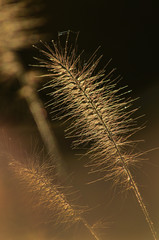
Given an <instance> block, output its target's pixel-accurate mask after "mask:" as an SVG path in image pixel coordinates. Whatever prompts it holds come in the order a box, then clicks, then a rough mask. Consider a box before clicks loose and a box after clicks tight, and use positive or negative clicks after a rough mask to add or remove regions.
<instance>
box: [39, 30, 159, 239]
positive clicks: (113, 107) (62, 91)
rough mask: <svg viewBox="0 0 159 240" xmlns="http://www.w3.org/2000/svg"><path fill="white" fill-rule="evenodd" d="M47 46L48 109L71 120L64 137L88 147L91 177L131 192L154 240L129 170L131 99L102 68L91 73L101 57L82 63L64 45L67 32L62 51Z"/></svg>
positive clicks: (132, 158)
mask: <svg viewBox="0 0 159 240" xmlns="http://www.w3.org/2000/svg"><path fill="white" fill-rule="evenodd" d="M52 45H53V46H52V47H50V46H49V45H47V44H44V46H45V48H46V50H40V52H41V53H42V54H43V55H45V57H46V59H39V58H38V61H39V62H40V67H45V68H46V69H48V71H49V73H48V74H47V75H49V76H50V78H51V80H50V82H49V83H48V84H47V85H45V87H50V88H51V89H52V91H51V92H50V95H52V96H54V97H56V100H57V101H56V102H55V103H53V104H52V106H53V105H54V104H55V107H56V106H57V104H58V106H61V111H64V113H63V114H61V112H60V114H61V115H62V118H66V117H68V116H69V118H67V119H68V120H70V119H73V121H72V124H71V126H70V127H69V129H68V130H67V137H71V136H73V137H74V138H75V137H76V138H77V140H75V141H74V147H77V146H79V145H84V144H85V143H86V144H87V143H88V142H90V143H91V148H90V149H89V151H88V155H90V156H91V163H90V164H89V165H90V167H91V172H98V171H99V172H104V173H105V176H104V177H103V178H104V179H108V178H112V179H114V181H115V183H120V184H121V183H122V184H124V185H125V186H126V188H127V189H132V190H133V191H134V193H135V196H136V198H137V201H138V203H139V204H140V207H141V209H142V211H143V213H144V215H145V218H146V220H147V222H148V224H149V227H150V229H151V232H152V235H153V237H154V239H155V240H156V239H157V237H156V233H155V231H154V227H153V223H152V221H151V219H150V217H149V213H148V211H147V209H146V206H145V205H144V203H143V200H142V197H141V195H140V193H139V190H138V187H137V185H136V183H135V181H134V179H133V176H132V174H131V172H130V170H129V166H131V165H133V164H135V163H136V161H137V160H138V156H140V155H141V153H134V148H135V143H134V141H131V140H130V139H129V138H130V136H132V135H133V134H134V133H136V132H137V131H139V130H140V129H141V128H140V127H137V126H136V120H135V119H133V117H132V115H133V113H134V112H135V111H136V110H137V109H132V108H131V106H132V102H133V100H132V99H126V97H124V94H125V93H123V92H122V91H121V89H122V88H120V89H116V84H117V83H116V82H115V80H112V79H111V78H110V75H111V74H108V75H105V69H102V70H101V71H99V72H97V73H95V71H96V67H97V65H98V63H99V61H100V58H101V57H99V58H96V55H95V53H94V54H93V56H92V57H91V58H90V59H89V60H88V61H86V62H85V63H84V64H83V63H82V61H81V54H80V55H76V46H75V47H72V45H71V44H70V43H69V32H68V34H67V37H66V41H65V45H64V47H62V44H61V42H60V39H59V41H58V42H57V43H55V42H54V41H53V42H52ZM69 45H70V46H69ZM126 93H127V92H126ZM58 101H59V102H58ZM57 102H58V103H57ZM53 107H54V106H53ZM53 109H54V108H53ZM61 115H60V117H61Z"/></svg>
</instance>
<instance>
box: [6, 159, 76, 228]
mask: <svg viewBox="0 0 159 240" xmlns="http://www.w3.org/2000/svg"><path fill="white" fill-rule="evenodd" d="M9 165H10V167H11V169H12V170H13V171H14V173H15V175H16V177H17V178H18V179H19V180H20V182H21V183H22V184H23V186H25V187H26V188H27V191H28V192H31V193H32V194H33V201H34V206H33V207H38V208H39V207H40V208H42V209H44V210H46V212H47V214H49V217H50V219H53V220H54V222H55V221H56V222H55V223H68V224H69V223H75V222H77V221H79V216H78V214H79V212H78V211H76V210H74V208H73V207H72V206H71V205H70V204H69V202H68V201H67V199H66V197H65V195H64V193H62V187H60V186H58V185H57V184H53V183H52V181H50V179H49V178H48V177H47V176H46V175H48V168H47V174H46V173H45V171H44V169H45V168H44V166H43V167H40V166H33V165H32V167H31V166H30V167H26V166H25V165H23V164H22V163H19V162H17V161H15V160H13V161H12V162H10V164H9Z"/></svg>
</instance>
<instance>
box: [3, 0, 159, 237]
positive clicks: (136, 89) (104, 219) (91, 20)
mask: <svg viewBox="0 0 159 240" xmlns="http://www.w3.org/2000/svg"><path fill="white" fill-rule="evenodd" d="M2 2H3V3H5V1H2ZM12 2H15V4H18V3H19V2H18V1H12ZM0 3H1V2H0ZM32 3H33V5H32V9H31V13H30V15H29V17H28V19H29V18H30V19H31V18H32V17H40V18H41V17H42V18H43V19H45V21H44V23H43V25H42V26H40V27H39V28H38V31H39V33H40V34H39V36H38V35H37V38H36V41H35V38H33V39H31V40H30V41H29V43H28V44H27V46H22V47H20V48H18V49H15V50H14V51H15V52H16V54H17V56H18V57H19V59H20V61H21V63H22V65H23V66H24V69H25V70H26V71H27V70H30V69H33V67H31V66H30V64H35V63H36V61H35V60H34V59H33V57H34V56H38V54H39V53H38V51H37V50H36V49H34V48H33V47H32V44H34V43H36V44H37V45H38V46H40V44H39V40H40V39H42V40H45V41H48V42H49V41H51V40H52V39H55V40H56V39H57V36H58V33H59V32H60V33H62V32H63V35H65V34H64V32H65V31H67V30H71V31H72V34H75V35H76V33H77V32H79V33H80V34H79V38H78V48H79V50H82V49H84V50H85V52H84V56H86V57H88V56H90V55H91V54H92V53H93V52H94V51H95V50H96V49H97V47H98V46H101V48H100V49H99V51H98V52H99V55H100V54H103V58H102V60H101V63H100V67H103V66H104V65H105V64H106V63H107V62H108V61H109V60H110V59H112V60H111V62H110V64H109V66H108V71H110V70H111V69H112V68H114V67H115V68H116V73H115V75H116V76H118V75H119V74H120V75H121V76H122V80H121V81H120V82H119V84H118V86H119V87H120V86H124V85H128V86H129V89H131V90H132V92H131V97H132V98H136V97H140V98H139V99H138V100H137V101H136V102H135V103H134V105H135V106H139V107H141V108H140V109H139V110H138V113H137V115H143V114H145V116H144V117H143V118H142V119H141V120H139V124H142V123H143V122H146V128H144V129H143V130H142V131H141V132H139V133H137V134H136V136H135V138H137V139H144V143H142V145H141V146H140V149H141V150H143V151H146V150H147V149H148V150H149V149H153V148H157V147H159V67H158V64H159V62H158V53H159V51H158V50H159V48H158V42H159V41H158V40H159V39H158V36H159V33H158V26H159V19H158V7H157V1H155V0H153V1H142V0H139V1H136V0H135V1H124V0H121V1H117V0H114V1H110V0H109V1H107V0H105V1H104V0H98V1H94V0H92V1H90V0H88V1H82V0H81V1H54V0H53V1H51V0H45V1H34V0H32ZM39 6H40V10H39ZM7 7H8V8H9V6H7ZM1 9H2V5H1ZM28 10H29V9H28ZM10 11H11V13H12V10H10ZM23 11H25V10H24V9H23ZM0 13H1V12H0ZM22 14H23V12H22ZM1 16H2V14H1ZM9 18H10V19H12V14H10V15H9ZM0 20H1V18H0ZM8 20H9V19H8ZM5 21H7V20H5ZM18 21H21V19H19V20H18ZM1 22H2V20H1V21H0V24H1ZM27 24H28V25H29V23H27ZM12 29H13V26H12V28H11V29H9V31H12ZM0 31H1V25H0ZM28 34H29V33H28ZM1 36H2V35H1ZM6 37H8V36H7V35H6ZM28 38H29V35H28ZM1 39H2V40H1ZM11 40H12V39H11ZM0 41H5V35H4V36H3V38H2V37H0ZM24 41H27V38H26V39H24ZM1 53H2V49H0V54H1ZM3 61H4V58H1V65H2V63H3ZM4 63H5V62H4ZM7 64H8V62H7V61H6V65H7ZM5 67H6V66H5ZM42 85H43V80H40V81H39V82H38V84H37V89H40V88H41V87H42ZM20 89H21V85H20V83H19V80H18V79H17V77H16V76H14V73H12V71H11V70H10V69H9V70H7V74H6V73H4V72H3V71H2V68H1V72H0V128H1V130H0V131H1V136H0V141H1V143H0V146H1V149H2V150H1V152H2V153H1V154H0V158H1V159H0V160H1V162H0V166H1V168H0V169H1V170H0V212H1V217H0V232H1V234H0V240H9V239H11V240H14V239H16V240H18V239H26V240H32V239H38V240H44V239H45V240H50V239H56V240H63V239H64V240H65V239H69V240H73V239H77V240H78V239H79V240H80V239H86V240H89V239H90V240H91V239H92V238H91V236H89V234H88V233H87V232H85V231H84V228H83V227H82V226H80V225H79V226H73V227H72V228H70V229H66V230H63V228H64V227H63V226H58V228H56V227H52V224H51V223H46V224H39V223H36V220H35V219H34V216H33V215H32V213H31V211H30V212H28V211H26V209H24V207H23V205H22V203H21V201H20V200H19V198H20V194H21V193H20V190H19V189H18V188H16V181H14V179H13V177H11V176H10V172H9V170H8V168H7V158H6V157H5V152H10V153H11V154H14V155H15V156H16V157H17V158H23V157H24V155H25V158H26V156H27V157H30V156H34V154H39V158H43V156H41V155H40V153H39V149H41V148H43V143H42V140H41V137H40V135H39V133H38V131H37V127H36V124H35V122H34V120H33V117H32V115H31V114H30V111H29V108H28V105H27V103H26V101H25V99H24V98H23V97H22V96H21V94H20ZM38 94H39V97H40V98H41V100H42V101H43V103H44V104H46V102H47V101H48V100H49V99H48V96H47V92H46V91H40V92H39V93H38ZM46 111H47V113H46V112H45V115H46V116H47V118H48V119H49V120H50V119H51V114H50V113H49V112H50V109H49V108H47V110H46ZM51 126H52V129H53V130H54V132H55V135H56V137H57V141H58V144H59V146H60V149H61V151H62V154H63V155H65V156H66V157H65V161H66V166H67V170H68V175H69V178H70V179H72V184H73V187H74V188H75V189H76V190H78V191H77V196H78V197H77V196H76V197H75V198H77V199H76V200H75V202H77V204H79V205H82V206H88V207H87V211H86V213H85V216H86V219H87V220H88V222H89V223H90V224H93V223H95V222H98V221H99V223H102V224H99V225H101V226H100V227H98V228H97V232H98V233H99V234H100V235H101V240H105V239H108V240H120V239H121V240H151V239H152V236H151V233H150V231H149V229H148V226H147V224H146V222H145V220H144V217H143V215H142V212H141V210H140V208H139V206H138V204H137V202H136V199H135V197H134V196H133V193H130V192H124V191H123V190H122V189H121V188H118V187H117V186H116V187H113V186H112V183H111V181H108V182H96V183H95V184H90V185H88V184H86V183H87V182H89V181H91V180H93V179H94V176H92V175H91V176H90V175H88V174H87V173H88V169H86V168H84V167H83V166H84V164H85V161H84V160H83V161H79V160H77V156H74V155H73V154H75V153H76V152H73V154H72V150H71V147H70V146H71V142H70V141H66V140H65V138H64V127H61V126H60V125H59V123H58V122H57V121H54V122H51ZM44 152H45V149H44ZM44 155H45V154H44ZM144 157H145V161H143V162H142V163H141V164H139V167H137V168H136V170H135V171H134V176H135V178H136V181H137V183H138V185H139V187H140V190H141V193H142V195H143V199H144V201H145V203H146V205H147V207H148V209H149V212H150V215H151V216H152V220H153V222H154V225H155V227H156V230H157V231H158V233H159V205H158V202H159V191H158V182H159V163H158V157H159V150H154V151H151V152H149V153H147V154H146V155H145V156H144ZM44 221H45V220H43V221H42V222H44Z"/></svg>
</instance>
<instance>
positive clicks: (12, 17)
mask: <svg viewBox="0 0 159 240" xmlns="http://www.w3.org/2000/svg"><path fill="white" fill-rule="evenodd" d="M37 3H38V2H36V0H34V1H30V0H22V1H15V0H0V50H17V49H20V48H24V47H27V46H30V44H33V43H35V42H37V40H38V39H39V34H38V31H37V28H39V27H41V26H42V24H43V23H44V19H42V18H40V17H33V15H32V14H34V15H35V13H36V14H37V9H38V8H37ZM35 6H36V8H35ZM35 9H36V10H35Z"/></svg>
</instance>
